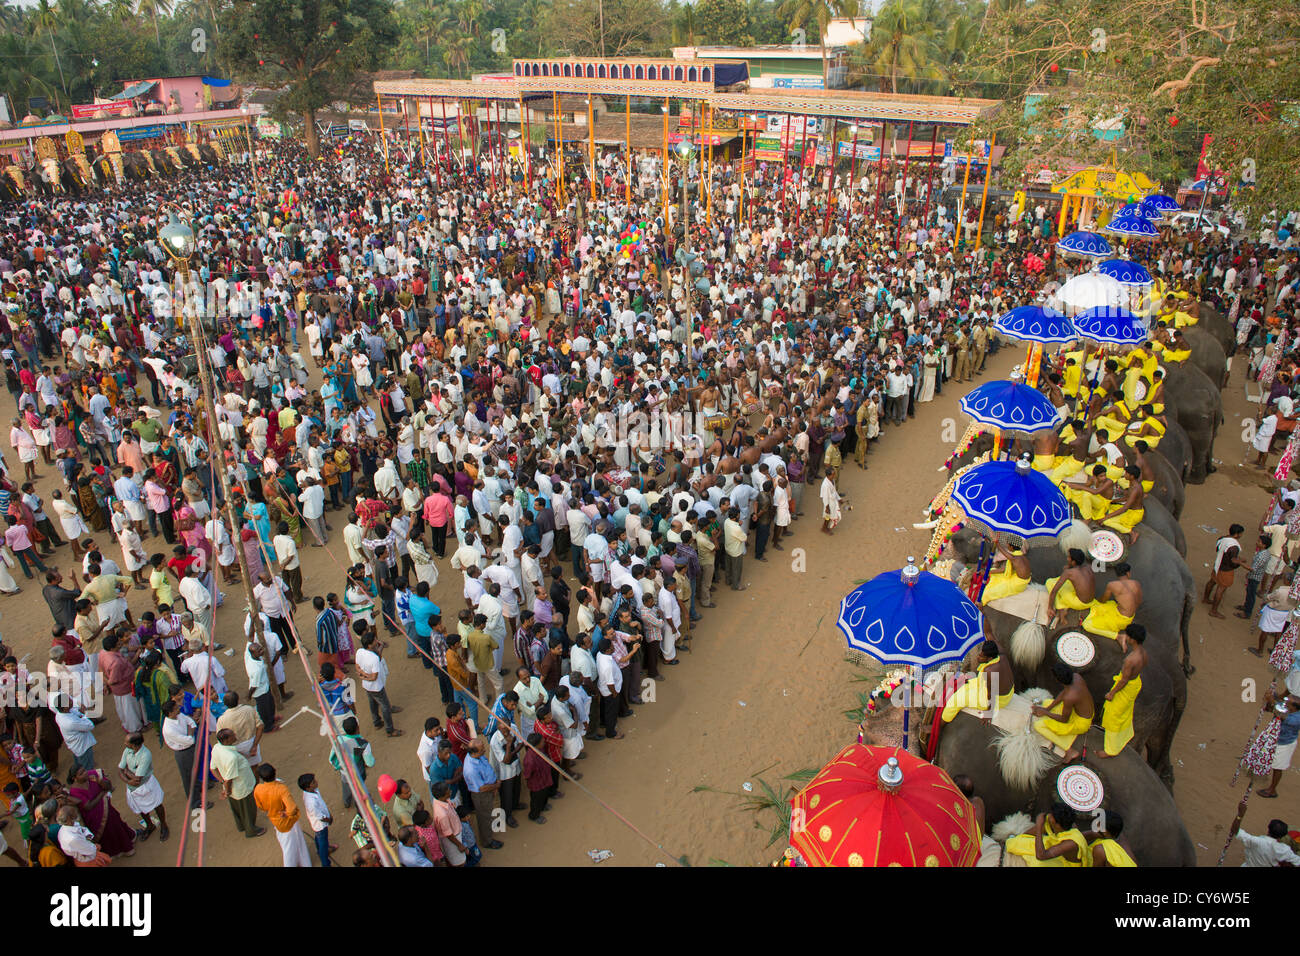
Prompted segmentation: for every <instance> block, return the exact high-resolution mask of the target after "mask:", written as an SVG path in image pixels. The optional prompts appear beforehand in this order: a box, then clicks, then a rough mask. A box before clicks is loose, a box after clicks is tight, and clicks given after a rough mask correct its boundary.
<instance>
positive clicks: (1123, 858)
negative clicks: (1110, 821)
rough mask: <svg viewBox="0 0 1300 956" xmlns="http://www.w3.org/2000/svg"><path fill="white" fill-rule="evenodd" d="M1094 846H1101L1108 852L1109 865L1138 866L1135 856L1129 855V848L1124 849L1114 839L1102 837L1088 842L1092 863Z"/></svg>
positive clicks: (1107, 862) (1089, 857)
mask: <svg viewBox="0 0 1300 956" xmlns="http://www.w3.org/2000/svg"><path fill="white" fill-rule="evenodd" d="M1094 847H1101V848H1102V850H1104V851H1105V853H1106V864H1107V865H1108V866H1117V867H1119V866H1137V863H1136V862H1135V861H1134V859H1133V857H1131V856H1129V855H1128V850H1126V849H1124V848H1123V847H1122V846H1120V845H1119V844H1118V843H1116V842H1115V841H1114V840H1110V839H1102V840H1093V841H1092V842H1091V843H1089V844H1088V862H1089V864H1090V865H1091V863H1092V850H1093V848H1094Z"/></svg>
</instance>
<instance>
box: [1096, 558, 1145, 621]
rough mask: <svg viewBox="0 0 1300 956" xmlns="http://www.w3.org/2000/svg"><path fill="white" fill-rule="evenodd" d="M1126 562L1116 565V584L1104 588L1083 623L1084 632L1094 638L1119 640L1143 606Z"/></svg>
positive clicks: (1138, 587)
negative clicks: (1100, 636) (1102, 637)
mask: <svg viewBox="0 0 1300 956" xmlns="http://www.w3.org/2000/svg"><path fill="white" fill-rule="evenodd" d="M1132 570H1133V569H1132V568H1131V567H1129V564H1128V562H1127V561H1121V562H1120V563H1119V564H1117V565H1115V575H1116V576H1115V580H1114V581H1111V582H1110V583H1109V584H1107V585H1106V590H1105V591H1103V592H1102V595H1101V598H1100V599H1099V600H1098V601H1097V602H1096V603H1095V604H1093V606H1092V610H1090V611H1089V612H1088V616H1087V617H1085V618H1084V619H1083V628H1084V630H1086V631H1089V632H1091V633H1093V634H1101V635H1103V636H1104V637H1113V638H1118V636H1119V634H1120V632H1122V631H1123V630H1124V628H1126V627H1128V625H1129V624H1130V623H1131V622H1132V621H1133V618H1134V617H1135V616H1136V615H1137V610H1138V608H1139V607H1141V606H1142V584H1141V582H1140V581H1137V580H1135V579H1134V578H1133V576H1132Z"/></svg>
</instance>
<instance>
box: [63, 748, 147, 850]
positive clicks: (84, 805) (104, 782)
mask: <svg viewBox="0 0 1300 956" xmlns="http://www.w3.org/2000/svg"><path fill="white" fill-rule="evenodd" d="M112 792H113V783H112V781H111V780H110V779H109V778H108V777H106V776H105V775H104V772H103V771H102V770H90V771H87V770H85V769H84V768H82V767H73V768H72V771H71V773H69V774H68V796H70V797H71V798H72V799H73V801H74V802H75V803H76V804H77V809H78V810H80V811H81V819H82V821H83V822H84V823H85V824H86V826H87V827H88V828H89V830H90V832H91V834H92V835H93V836H92V839H93V840H94V841H95V843H96V845H97V846H98V847H99V848H100V850H102V851H103V852H105V853H107V854H108V855H109V856H134V855H135V832H134V831H133V830H132V829H131V827H130V826H129V825H128V824H127V822H126V821H125V820H123V819H122V815H121V814H120V813H118V812H117V807H115V806H113V801H112V799H111V796H110V795H111V794H112Z"/></svg>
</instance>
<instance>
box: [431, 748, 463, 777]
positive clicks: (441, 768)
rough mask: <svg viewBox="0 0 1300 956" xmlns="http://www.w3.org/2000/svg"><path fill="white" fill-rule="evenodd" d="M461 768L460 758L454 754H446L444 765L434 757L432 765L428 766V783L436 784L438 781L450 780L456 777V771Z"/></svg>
mask: <svg viewBox="0 0 1300 956" xmlns="http://www.w3.org/2000/svg"><path fill="white" fill-rule="evenodd" d="M462 766H463V764H462V763H461V762H460V758H459V757H457V756H456V755H455V754H448V756H447V762H446V763H443V762H442V761H441V760H439V759H438V758H437V757H434V758H433V763H431V764H429V782H430V783H437V782H438V781H439V780H451V778H452V777H454V776H456V771H457V770H459V769H460V768H461V767H462Z"/></svg>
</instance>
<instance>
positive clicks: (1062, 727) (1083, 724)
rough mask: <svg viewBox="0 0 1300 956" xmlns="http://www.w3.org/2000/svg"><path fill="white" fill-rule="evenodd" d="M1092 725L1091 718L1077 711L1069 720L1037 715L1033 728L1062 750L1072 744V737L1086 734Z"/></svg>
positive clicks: (1067, 748)
mask: <svg viewBox="0 0 1300 956" xmlns="http://www.w3.org/2000/svg"><path fill="white" fill-rule="evenodd" d="M1091 726H1092V718H1091V717H1084V716H1083V715H1082V714H1080V713H1078V712H1077V711H1076V712H1075V713H1073V714H1071V715H1070V719H1069V720H1057V719H1056V718H1055V717H1039V718H1037V719H1036V720H1035V721H1034V730H1036V731H1037V732H1038V733H1040V734H1042V735H1043V736H1044V737H1046V738H1047V739H1048V740H1050V741H1051V742H1052V743H1054V744H1056V746H1058V747H1060V748H1061V749H1062V750H1069V749H1070V748H1071V747H1073V746H1074V738H1075V737H1077V736H1079V734H1086V733H1087V732H1088V728H1090V727H1091Z"/></svg>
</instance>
